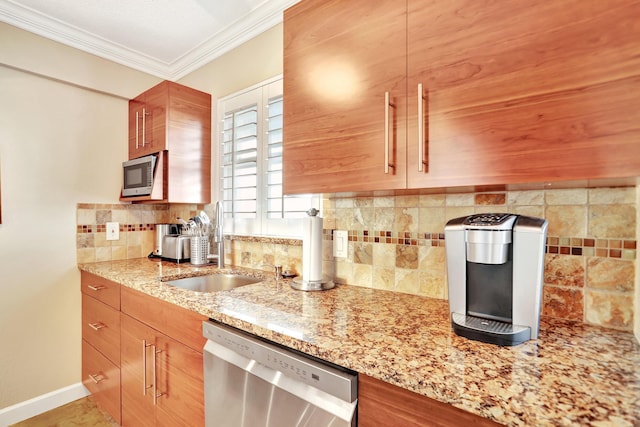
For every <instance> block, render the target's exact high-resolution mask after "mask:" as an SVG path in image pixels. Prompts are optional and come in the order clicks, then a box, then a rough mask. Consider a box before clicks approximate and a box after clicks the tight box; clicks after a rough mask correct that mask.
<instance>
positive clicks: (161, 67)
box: [0, 0, 299, 80]
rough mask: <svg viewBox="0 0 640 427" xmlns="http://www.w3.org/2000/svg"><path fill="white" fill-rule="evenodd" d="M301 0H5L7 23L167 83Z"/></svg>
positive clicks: (0, 3)
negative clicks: (165, 80)
mask: <svg viewBox="0 0 640 427" xmlns="http://www.w3.org/2000/svg"><path fill="white" fill-rule="evenodd" d="M298 1H299V0H0V21H2V22H6V23H8V24H11V25H13V26H16V27H18V28H22V29H24V30H27V31H30V32H32V33H35V34H38V35H40V36H43V37H46V38H48V39H51V40H55V41H57V42H60V43H63V44H65V45H68V46H72V47H74V48H77V49H80V50H83V51H85V52H89V53H92V54H94V55H97V56H100V57H102V58H106V59H109V60H111V61H114V62H117V63H120V64H123V65H126V66H128V67H131V68H134V69H137V70H140V71H144V72H146V73H149V74H152V75H155V76H157V77H161V78H163V79H167V80H177V79H179V78H181V77H182V76H184V75H186V74H188V73H190V72H191V71H193V70H195V69H197V68H199V67H201V66H202V65H204V64H206V63H207V62H209V61H211V60H212V59H215V58H216V57H218V56H220V55H222V54H224V53H225V52H227V51H229V50H231V49H233V48H235V47H237V46H239V45H240V44H242V43H244V42H246V41H247V40H249V39H251V38H253V37H255V36H256V35H258V34H260V33H262V32H264V31H265V30H267V29H269V28H271V27H273V26H275V25H277V24H278V23H280V22H282V11H283V10H284V9H286V8H287V7H289V6H291V5H293V4H294V3H297V2H298Z"/></svg>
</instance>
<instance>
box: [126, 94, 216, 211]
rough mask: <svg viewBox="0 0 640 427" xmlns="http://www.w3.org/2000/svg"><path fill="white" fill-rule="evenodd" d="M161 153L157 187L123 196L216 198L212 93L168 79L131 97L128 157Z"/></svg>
mask: <svg viewBox="0 0 640 427" xmlns="http://www.w3.org/2000/svg"><path fill="white" fill-rule="evenodd" d="M156 153H158V154H160V155H159V157H158V165H157V166H156V175H158V174H160V175H161V176H156V177H155V180H154V193H153V194H152V195H151V196H141V197H123V198H121V200H123V201H132V202H136V201H157V202H171V203H210V202H211V95H209V94H208V93H205V92H201V91H198V90H196V89H192V88H189V87H187V86H183V85H180V84H178V83H174V82H169V81H164V82H162V83H160V84H158V85H156V86H154V87H152V88H151V89H149V90H147V91H145V92H144V93H142V94H140V95H139V96H137V97H136V98H134V99H132V100H130V101H129V159H135V158H138V157H142V156H145V155H149V154H156Z"/></svg>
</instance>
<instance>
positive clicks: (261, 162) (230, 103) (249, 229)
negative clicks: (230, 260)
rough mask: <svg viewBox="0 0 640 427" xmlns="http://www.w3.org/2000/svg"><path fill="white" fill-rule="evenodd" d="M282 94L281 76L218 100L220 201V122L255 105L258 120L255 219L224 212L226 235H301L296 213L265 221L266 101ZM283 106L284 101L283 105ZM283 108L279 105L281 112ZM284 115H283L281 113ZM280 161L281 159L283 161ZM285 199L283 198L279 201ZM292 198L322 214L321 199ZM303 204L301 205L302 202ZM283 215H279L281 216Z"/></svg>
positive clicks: (220, 192) (220, 187)
mask: <svg viewBox="0 0 640 427" xmlns="http://www.w3.org/2000/svg"><path fill="white" fill-rule="evenodd" d="M282 94H283V85H282V75H279V76H276V77H273V78H271V79H267V80H265V81H263V82H261V83H258V84H256V85H253V86H250V87H248V88H245V89H242V90H240V91H237V92H235V93H232V94H229V95H227V96H224V97H222V98H219V99H218V102H217V116H218V120H217V124H218V127H217V138H215V140H214V141H215V144H217V150H216V152H217V154H218V161H217V168H216V171H217V174H216V176H217V182H218V186H217V188H218V191H217V192H218V199H219V200H224V183H223V180H224V173H223V171H224V153H223V139H224V135H223V134H224V119H225V115H226V114H227V113H228V112H230V111H237V110H241V109H242V108H245V107H247V106H249V105H252V104H255V103H256V101H257V109H258V119H257V135H258V143H257V172H256V177H257V184H256V218H255V219H247V218H233V217H232V213H230V212H225V223H224V232H225V233H226V234H236V235H262V236H274V237H294V238H299V237H300V236H301V235H302V221H300V218H301V217H303V216H304V214H303V213H301V212H300V211H297V213H296V214H295V215H299V217H293V218H268V215H267V210H268V200H267V197H268V191H267V185H268V182H267V181H268V179H267V178H268V175H267V171H268V160H269V159H268V147H267V145H268V132H267V131H268V126H267V124H266V122H267V119H268V112H267V107H268V105H269V101H270V100H271V99H273V98H276V97H278V96H282ZM283 102H284V101H283ZM284 108H285V106H284V104H283V110H284ZM283 114H284V111H283ZM283 161H284V159H283ZM286 197H287V196H284V195H283V199H285V198H286ZM291 197H296V198H303V199H305V198H307V199H308V200H309V203H308V208H307V209H310V208H316V209H318V210H320V211H322V197H321V195H318V194H309V195H292V196H291ZM303 203H304V202H303ZM283 204H284V202H283ZM285 212H286V211H285ZM285 214H286V213H283V215H285Z"/></svg>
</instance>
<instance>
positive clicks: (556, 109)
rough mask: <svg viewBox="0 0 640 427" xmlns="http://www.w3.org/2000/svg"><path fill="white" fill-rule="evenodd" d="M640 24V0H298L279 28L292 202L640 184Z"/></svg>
mask: <svg viewBox="0 0 640 427" xmlns="http://www.w3.org/2000/svg"><path fill="white" fill-rule="evenodd" d="M377 3H385V5H379V4H377ZM639 15H640V2H638V1H636V0H614V1H612V2H604V3H603V2H600V1H597V0H587V1H580V0H568V1H567V2H526V1H513V2H492V1H488V0H480V1H469V0H453V1H449V2H434V1H431V0H408V2H406V3H405V2H400V3H398V2H367V1H346V0H334V1H320V0H303V1H301V2H300V3H298V4H296V5H294V6H292V7H291V8H290V9H288V10H287V11H285V15H284V108H285V114H284V132H285V134H284V154H283V155H284V191H285V193H305V192H345V191H367V190H391V189H417V188H445V187H455V186H474V185H493V184H496V185H503V184H515V183H533V182H553V181H566V180H586V179H593V180H595V179H603V178H621V177H634V176H638V175H639V174H640V142H639V141H640V91H638V90H637V88H638V84H639V83H640V71H639V70H640V55H639V51H640V48H639V47H638V43H637V40H639V39H640V26H638V25H637V17H638V16H639ZM405 87H406V88H405ZM385 92H389V94H390V103H391V104H393V105H392V106H390V107H389V109H388V115H389V121H388V122H387V123H388V124H389V126H388V129H386V128H385V102H384V99H383V97H384V93H385ZM387 130H388V135H389V139H390V152H389V153H390V154H389V159H390V160H389V163H390V164H391V165H392V167H391V170H390V173H389V174H385V173H384V166H385V164H386V162H385V159H384V154H385V150H384V142H383V141H384V139H385V132H387ZM420 169H422V170H420Z"/></svg>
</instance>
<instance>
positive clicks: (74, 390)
mask: <svg viewBox="0 0 640 427" xmlns="http://www.w3.org/2000/svg"><path fill="white" fill-rule="evenodd" d="M88 395H89V390H87V389H86V388H85V386H83V385H82V383H77V384H72V385H70V386H68V387H64V388H61V389H58V390H54V391H52V392H49V393H46V394H43V395H41V396H37V397H34V398H33V399H29V400H25V401H24V402H20V403H16V404H15V405H12V406H8V407H6V408H3V409H0V427H7V426H10V425H11V424H15V423H18V422H20V421H24V420H26V419H28V418H31V417H35V416H36V415H38V414H42V413H43V412H47V411H49V410H51V409H53V408H57V407H58V406H62V405H66V404H67V403H69V402H73V401H74V400H78V399H81V398H83V397H85V396H88Z"/></svg>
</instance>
